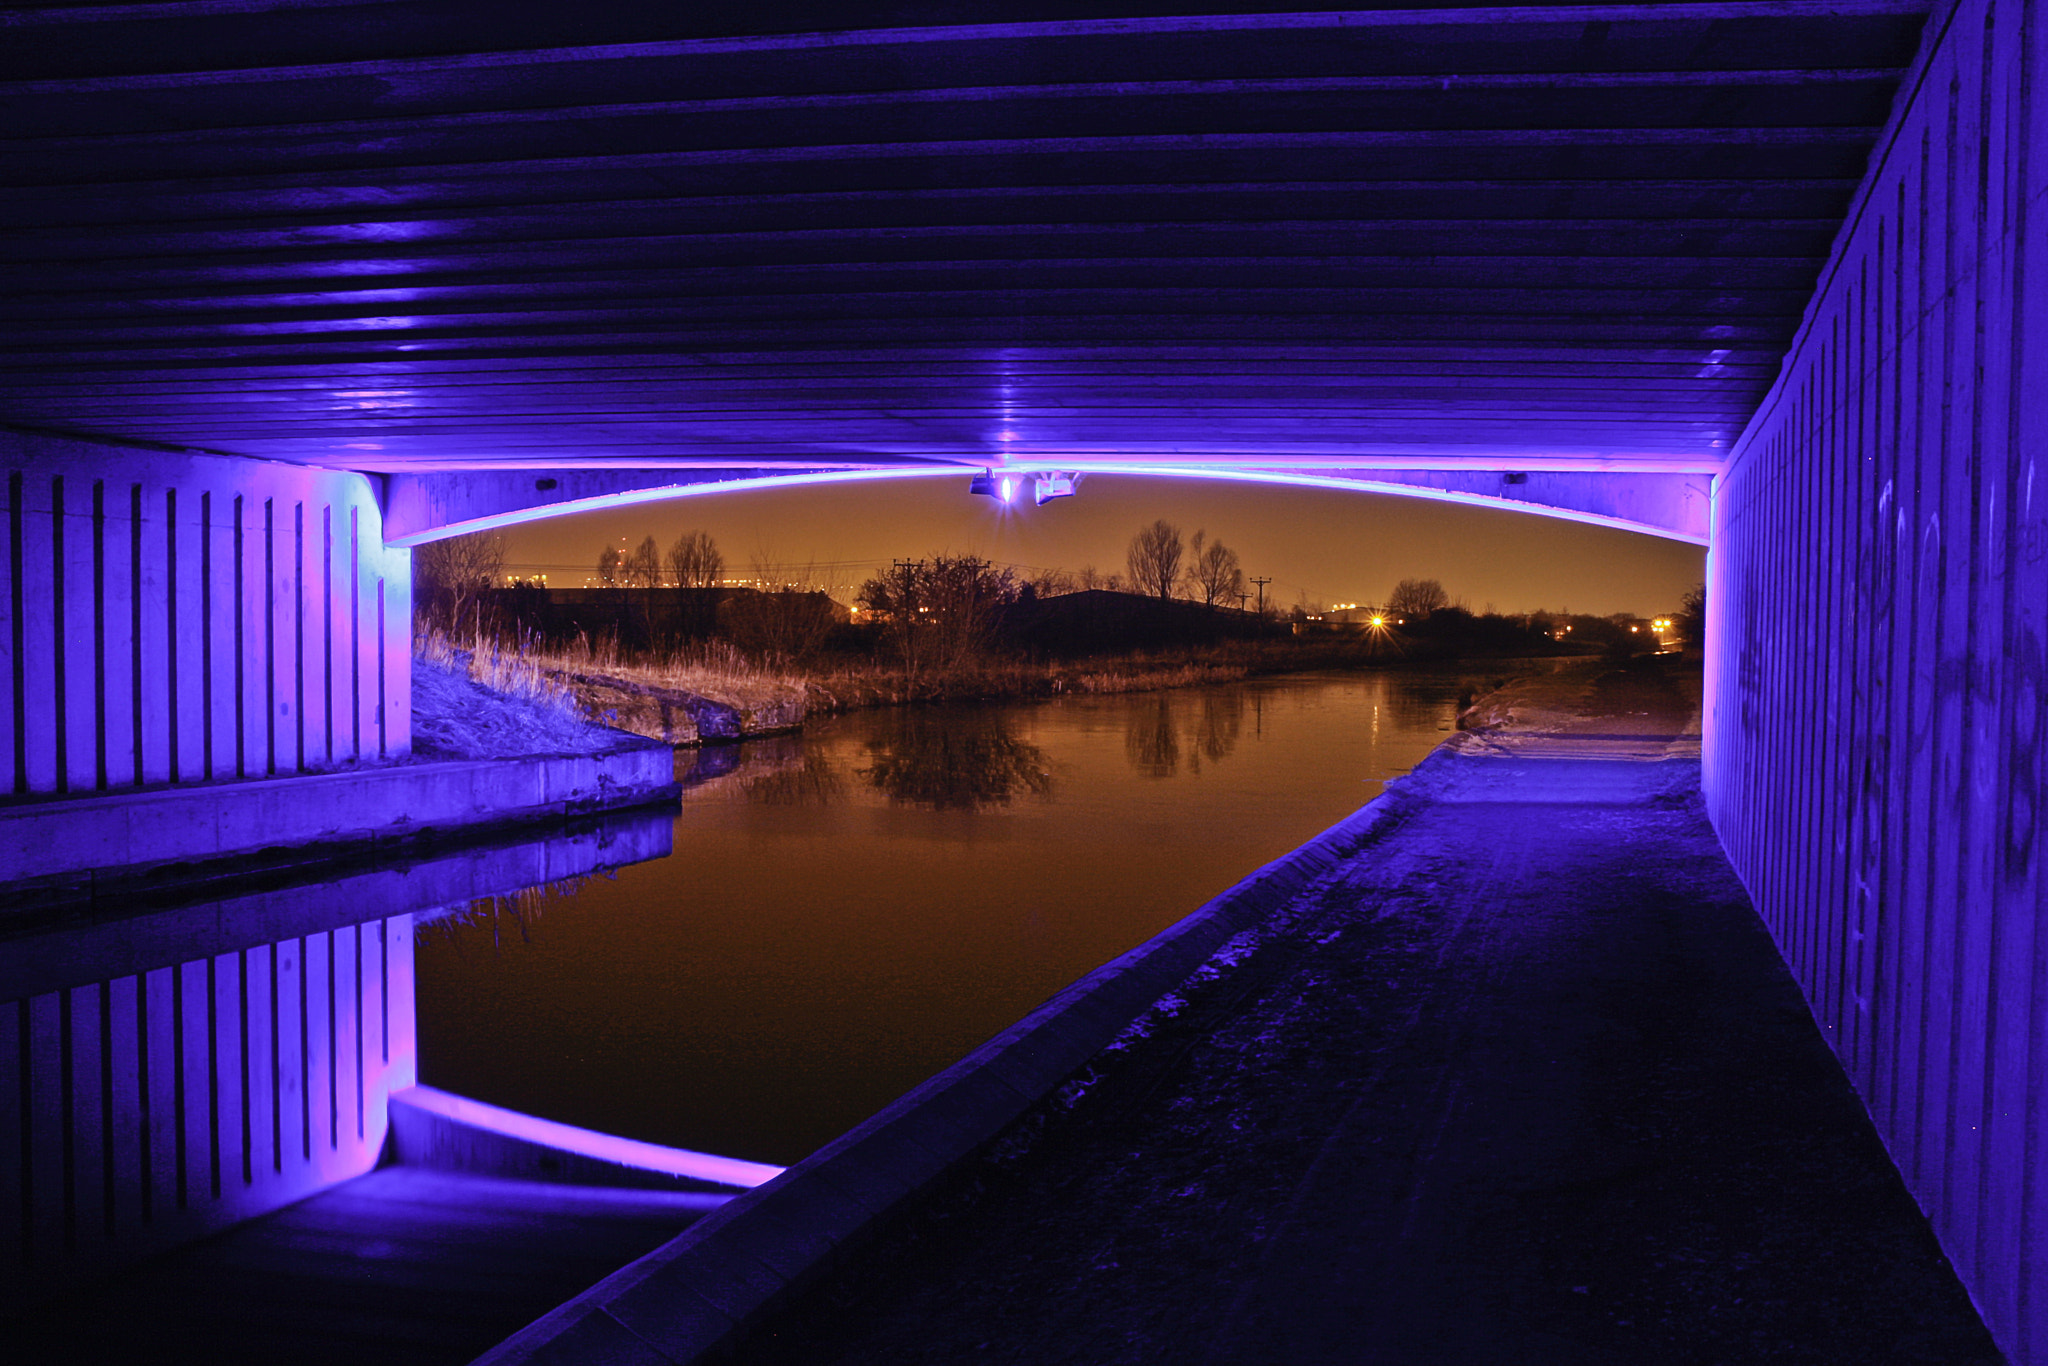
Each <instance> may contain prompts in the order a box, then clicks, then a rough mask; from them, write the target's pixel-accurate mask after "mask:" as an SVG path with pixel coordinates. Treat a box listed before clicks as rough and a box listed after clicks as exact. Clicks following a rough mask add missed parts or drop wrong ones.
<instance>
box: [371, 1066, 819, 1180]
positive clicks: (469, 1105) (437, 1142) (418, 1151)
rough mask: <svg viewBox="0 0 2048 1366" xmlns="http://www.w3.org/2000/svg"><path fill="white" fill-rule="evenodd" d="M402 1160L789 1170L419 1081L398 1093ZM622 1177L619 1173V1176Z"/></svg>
mask: <svg viewBox="0 0 2048 1366" xmlns="http://www.w3.org/2000/svg"><path fill="white" fill-rule="evenodd" d="M391 1123H392V1129H393V1133H394V1134H395V1136H396V1144H395V1147H396V1150H397V1155H398V1158H399V1160H400V1161H402V1162H405V1163H407V1164H409V1165H411V1166H415V1167H432V1168H435V1169H438V1170H461V1171H471V1172H487V1173H491V1174H498V1175H506V1176H521V1177H528V1178H532V1177H539V1176H542V1175H543V1174H545V1175H546V1177H547V1178H548V1179H553V1180H558V1181H559V1180H564V1179H568V1178H569V1175H570V1174H569V1173H566V1172H564V1171H563V1168H564V1166H569V1167H571V1168H572V1169H573V1174H574V1179H575V1180H577V1181H578V1182H580V1183H583V1184H592V1185H595V1184H605V1177H606V1176H607V1175H608V1173H607V1169H615V1168H625V1169H627V1170H630V1171H634V1172H650V1173H654V1174H657V1175H660V1176H670V1177H677V1178H681V1179H683V1180H687V1181H697V1182H704V1183H706V1184H708V1185H713V1186H726V1187H731V1188H735V1189H739V1190H751V1189H753V1188H754V1187H755V1186H759V1185H762V1184H764V1183H766V1182H768V1181H770V1180H773V1179H774V1178H775V1177H778V1176H780V1175H782V1172H783V1168H781V1167H776V1166H771V1165H769V1164H768V1163H765V1162H748V1161H746V1160H745V1159H743V1158H737V1157H719V1156H718V1155H716V1154H714V1153H699V1152H691V1151H690V1150H689V1149H687V1148H670V1147H664V1146H663V1145H661V1144H659V1143H642V1142H640V1141H639V1140H637V1139H631V1138H622V1137H620V1136H619V1135H617V1134H603V1133H598V1132H597V1131H596V1130H594V1129H581V1128H578V1127H576V1126H575V1125H573V1124H562V1123H558V1122H557V1121H555V1120H552V1119H542V1118H541V1117H540V1116H538V1115H526V1114H521V1113H519V1112H518V1111H516V1110H507V1109H505V1108H503V1107H502V1106H497V1105H487V1104H485V1103H484V1102H482V1101H480V1100H471V1099H469V1098H468V1097H467V1096H457V1095H450V1094H449V1093H448V1092H446V1091H442V1090H437V1089H436V1088H434V1087H432V1086H414V1087H410V1088H408V1089H407V1090H405V1091H402V1092H400V1093H398V1094H396V1095H394V1096H392V1098H391ZM613 1179H616V1178H613Z"/></svg>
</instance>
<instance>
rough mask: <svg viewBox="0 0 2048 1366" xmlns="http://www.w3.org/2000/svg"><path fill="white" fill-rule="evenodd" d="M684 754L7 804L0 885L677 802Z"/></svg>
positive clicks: (332, 849) (491, 764)
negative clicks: (679, 758) (674, 799)
mask: <svg viewBox="0 0 2048 1366" xmlns="http://www.w3.org/2000/svg"><path fill="white" fill-rule="evenodd" d="M674 770H675V762H674V754H673V751H672V750H670V749H669V747H668V746H666V745H662V744H658V743H653V742H648V743H644V744H634V743H631V741H630V739H629V740H628V743H626V744H622V745H621V746H620V747H619V748H618V749H616V750H614V751H612V752H611V753H608V754H591V755H559V756H554V757H542V758H532V759H490V760H471V761H462V762H448V763H421V764H403V765H395V766H392V767H389V768H369V769H357V770H352V771H349V772H345V773H313V774H305V775H303V776H299V777H293V778H265V779H258V780H253V781H248V782H242V783H211V784H206V785H203V786H197V787H170V788H161V789H154V790H151V791H146V792H110V793H105V794H101V795H97V796H90V797H76V798H70V799H62V800H53V801H41V802H28V803H18V804H13V805H7V806H0V883H10V882H31V881H35V880H39V879H65V880H74V881H85V880H89V879H90V878H92V877H93V876H95V875H99V876H107V875H117V876H121V877H133V876H135V875H136V874H137V873H138V872H141V871H144V870H147V869H149V868H151V867H154V866H158V865H174V864H194V863H196V864H204V863H218V862H221V861H224V860H228V859H232V858H234V857H235V856H237V855H263V856H264V857H265V858H267V859H271V860H275V859H277V858H279V857H285V856H289V855H290V854H291V851H294V850H296V851H298V860H299V861H307V860H311V859H315V858H321V857H333V856H334V855H335V854H336V853H338V852H341V851H343V850H345V849H346V848H347V847H349V846H369V845H374V844H375V843H377V842H379V841H385V842H389V841H392V840H400V839H405V838H408V837H410V836H414V835H418V834H421V833H423V832H427V831H450V830H455V829H457V828H459V827H462V826H465V825H478V824H492V823H499V822H510V821H520V820H532V819H535V818H538V817H542V816H571V815H579V814H582V813H585V812H590V811H596V810H600V809H602V808H604V807H607V806H621V805H631V804H633V803H636V802H648V801H655V800H659V799H661V798H663V797H667V796H672V795H673V794H674V793H675V791H676V790H677V789H676V782H675V771H674Z"/></svg>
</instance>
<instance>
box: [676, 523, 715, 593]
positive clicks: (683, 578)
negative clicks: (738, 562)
mask: <svg viewBox="0 0 2048 1366" xmlns="http://www.w3.org/2000/svg"><path fill="white" fill-rule="evenodd" d="M724 572H725V556H723V555H721V554H719V553H718V544H717V542H715V541H713V540H712V539H711V537H710V535H709V533H707V532H702V531H685V532H684V533H683V534H682V535H680V536H678V537H676V538H675V540H673V541H671V542H669V547H668V577H669V582H671V583H673V584H674V585H675V586H676V587H678V588H715V587H717V586H718V578H719V575H721V574H723V573H724Z"/></svg>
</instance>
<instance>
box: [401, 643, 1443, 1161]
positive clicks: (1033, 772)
mask: <svg viewBox="0 0 2048 1366" xmlns="http://www.w3.org/2000/svg"><path fill="white" fill-rule="evenodd" d="M1466 681H1469V680H1467V679H1460V678H1459V677H1456V676H1451V675H1439V676H1427V675H1415V674H1328V675H1301V676H1294V677H1288V678H1276V679H1259V680H1252V681H1249V682H1245V683H1238V684H1228V685H1221V686H1216V687H1209V688H1192V689H1183V690H1177V691H1173V692H1165V693H1142V694H1130V695H1125V696H1114V697H1077V698H1070V699H1063V700H1056V701H1050V702H1033V703H1020V704H1009V705H997V706H981V707H948V708H923V709H895V710H887V711H871V712H860V713H855V714H853V715H850V716H844V717H837V718H831V719H828V720H825V721H822V722H819V723H815V724H814V725H812V726H811V727H810V728H809V729H808V730H807V731H806V733H805V734H804V735H803V736H802V737H801V738H800V739H795V738H793V739H788V740H782V741H774V742H762V743H755V744H752V745H748V746H745V747H743V748H742V749H741V750H738V751H731V750H727V751H716V750H713V751H704V752H701V753H693V752H691V751H681V752H679V755H678V763H679V768H681V769H684V770H688V778H687V780H688V781H692V782H694V783H695V784H696V785H694V786H692V787H691V788H689V790H687V791H686V792H685V794H684V797H683V807H682V812H681V814H680V815H679V816H678V817H677V820H676V829H675V853H674V854H673V855H672V856H671V857H669V858H667V859H663V860H660V861H658V862H654V863H647V864H641V865H638V866H635V867H630V868H626V869H623V870H621V871H620V872H619V873H618V875H617V877H616V880H610V881H607V880H603V879H599V880H595V881H591V882H588V883H586V884H584V885H583V886H581V887H580V888H576V889H573V890H570V891H568V892H565V893H549V894H543V895H541V896H538V897H536V898H534V899H533V901H532V904H530V905H528V906H526V907H525V908H523V911H522V913H520V914H518V915H516V916H515V915H513V914H511V913H509V912H506V913H501V914H498V915H497V916H495V917H493V916H490V915H484V916H480V917H477V918H473V919H472V920H471V921H470V922H469V923H467V924H462V925H451V924H445V923H444V925H442V926H435V927H429V928H428V929H427V930H426V931H424V933H423V938H422V942H421V944H420V947H419V956H418V982H419V1062H420V1074H421V1079H422V1080H423V1081H426V1082H428V1083H430V1084H433V1085H436V1086H440V1087H444V1088H446V1089H448V1090H451V1091H456V1092H459V1093H461V1094H464V1095H469V1096H474V1097H476V1098H478V1099H481V1100H487V1101H490V1102H493V1103H495V1104H499V1105H505V1106H510V1107H512V1108H513V1109H518V1110H525V1111H530V1112H533V1113H537V1114H541V1115H544V1116H546V1117H548V1118H550V1119H558V1120H563V1121H566V1122H568V1123H571V1124H580V1125H585V1126H587V1127H590V1128H595V1129H602V1130H605V1131H608V1132H613V1133H622V1134H626V1135H629V1136H631V1137H634V1138H641V1139H648V1140H651V1141H654V1142H658V1143H668V1144H674V1145H677V1146H681V1147H688V1148H696V1149H700V1150H705V1151H710V1152H716V1153H723V1154H728V1155H731V1156H736V1157H747V1158H753V1159H757V1160H761V1161H769V1162H781V1163H788V1162H794V1161H796V1160H797V1159H799V1158H801V1157H803V1156H804V1155H805V1154H806V1153H809V1152H810V1151H812V1150H813V1149H815V1148H817V1147H818V1146H820V1145H821V1144H823V1143H825V1142H826V1141H828V1140H830V1139H831V1138H833V1137H835V1136H836V1135H838V1134H839V1133H841V1132H843V1131H844V1130H846V1129H847V1128H849V1127H851V1126H852V1125H854V1124H856V1123H858V1122H859V1121H860V1120H862V1119H864V1118H865V1117H866V1116H868V1115H869V1114H871V1113H873V1112H874V1111H875V1110H877V1109H879V1108H880V1107H881V1106H883V1105H885V1104H886V1103H888V1102H889V1101H890V1100H892V1099H894V1098H895V1097H896V1096H898V1095H900V1094H901V1093H902V1092H903V1091H905V1090H907V1089H909V1088H910V1087H911V1086H913V1085H915V1084H916V1083H917V1082H919V1081H921V1080H923V1079H924V1078H925V1077H927V1076H930V1075H931V1074H932V1073H934V1072H936V1071H938V1070H939V1069H941V1068H943V1067H945V1066H946V1065H947V1064H949V1063H951V1062H953V1061H955V1060H956V1059H958V1058H960V1057H961V1056H962V1055H964V1054H965V1053H967V1052H969V1051H970V1050H972V1049H973V1048H974V1047H975V1045H977V1044H979V1043H980V1042H981V1041H982V1040H984V1039H986V1038H987V1037H988V1036H989V1035H991V1034H993V1033H995V1032H997V1031H998V1030H1000V1029H1002V1028H1003V1027H1005V1026H1007V1025H1009V1024H1010V1023H1012V1022H1014V1021H1015V1020H1016V1019H1017V1018H1019V1017H1020V1016H1022V1015H1023V1014H1024V1013H1025V1012H1027V1011H1029V1010H1030V1009H1031V1008H1032V1007H1033V1006H1035V1005H1037V1004H1038V1003H1039V1002H1041V1001H1043V1000H1044V999H1045V998H1046V997H1047V996H1050V995H1051V994H1053V993H1054V992H1056V991H1058V990H1059V989H1060V988H1061V987H1063V986H1065V985H1066V984H1067V983H1069V982H1071V981H1073V980H1074V979H1076V978H1077V977H1080V976H1082V975H1084V974H1085V973H1087V972H1088V971H1089V970H1090V969H1092V968H1094V967H1096V966H1098V965H1099V964H1101V963H1103V962H1106V961H1107V960H1109V959H1111V958H1114V957H1115V956H1116V955H1118V954H1120V953H1122V952H1124V951H1125V950H1126V949H1129V948H1131V947H1133V946H1135V945H1137V944H1140V943H1143V942H1144V941H1145V940H1146V939H1148V938H1150V937H1151V936H1152V935H1154V934H1156V933H1158V932H1159V931H1160V930H1162V929H1164V928H1165V927H1167V926H1168V925H1171V924H1172V923H1173V922H1175V921H1176V920H1178V919H1180V918H1181V917H1182V916H1185V915H1187V914H1188V913H1189V912H1190V911H1192V910H1194V909H1195V908H1196V907H1198V906H1200V905H1201V904H1202V903H1203V902H1204V901H1206V900H1207V899H1209V898H1210V897H1212V896H1214V895H1216V894H1217V893H1218V892H1221V891H1223V890H1224V889H1226V888H1228V887H1229V886H1231V885H1232V884H1233V883H1235V882H1237V881H1238V880H1239V879H1241V878H1243V877H1244V876H1246V875H1247V874H1249V873H1251V872H1253V871H1254V870H1256V869H1257V868H1259V867H1260V866H1261V865H1262V864H1265V863H1267V862H1269V861H1271V860H1273V859H1275V858H1278V857H1279V856H1280V855H1282V854H1284V853H1286V852H1288V851H1289V850H1291V849H1294V848H1296V847H1297V846H1299V845H1301V844H1302V843H1304V842H1305V841H1307V840H1309V839H1311V838H1313V837H1314V836H1315V835H1316V834H1317V833H1319V832H1320V831H1322V830H1324V829H1326V828H1328V827H1329V826H1331V825H1333V824H1335V823H1336V822H1337V821H1339V820H1341V819H1343V818H1344V817H1345V816H1347V815H1349V814H1350V813H1351V812H1352V811H1355V810H1356V809H1357V808H1358V807H1360V806H1362V805H1363V804H1364V803H1365V802H1367V801H1369V800H1371V799H1372V798H1373V797H1374V796H1376V795H1378V793H1379V792H1380V790H1381V787H1382V785H1383V782H1384V780H1385V779H1386V778H1387V777H1389V776H1391V775H1394V774H1399V773H1403V772H1405V771H1407V770H1408V769H1409V768H1411V767H1413V766H1414V765H1415V764H1416V763H1417V762H1419V761H1420V760H1421V759H1422V757H1423V756H1424V755H1426V754H1427V753H1428V752H1429V751H1430V749H1432V748H1433V747H1434V746H1435V745H1436V744H1437V743H1438V742H1440V741H1441V740H1442V739H1443V738H1444V737H1445V735H1446V734H1448V733H1449V732H1450V730H1451V727H1452V722H1453V717H1454V715H1455V712H1456V698H1457V693H1458V689H1459V687H1460V686H1461V684H1462V683H1464V682H1466ZM734 760H737V763H736V765H735V766H733V767H732V768H731V769H730V771H728V772H723V773H719V774H718V776H709V777H707V776H706V775H707V774H709V773H714V772H716V771H717V770H720V769H722V768H724V767H725V766H726V765H728V764H733V762H734Z"/></svg>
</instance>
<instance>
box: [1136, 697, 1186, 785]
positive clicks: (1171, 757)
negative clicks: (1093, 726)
mask: <svg viewBox="0 0 2048 1366" xmlns="http://www.w3.org/2000/svg"><path fill="white" fill-rule="evenodd" d="M1124 757H1125V758H1126V759H1129V760H1130V761H1131V767H1132V768H1135V769H1136V770H1138V772H1140V773H1143V774H1145V775H1146V776H1147V777H1151V778H1171V777H1172V776H1173V775H1174V774H1175V773H1177V772H1178V771H1179V770H1180V732H1179V730H1178V729H1176V728H1175V726H1174V724H1173V703H1172V702H1171V701H1170V700H1169V699H1168V698H1166V697H1165V696H1159V697H1153V698H1148V699H1147V700H1146V701H1145V702H1144V703H1142V704H1140V705H1138V706H1134V707H1132V708H1131V714H1130V716H1129V717H1128V718H1127V719H1126V720H1125V721H1124Z"/></svg>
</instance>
